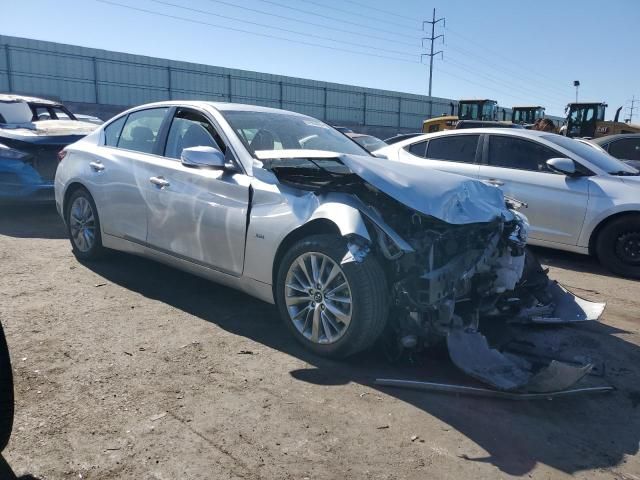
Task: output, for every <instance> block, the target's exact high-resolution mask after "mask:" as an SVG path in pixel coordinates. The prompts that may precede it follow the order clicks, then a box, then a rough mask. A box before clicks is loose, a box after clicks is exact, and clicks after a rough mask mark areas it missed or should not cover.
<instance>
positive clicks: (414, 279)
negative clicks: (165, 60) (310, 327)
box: [264, 157, 605, 392]
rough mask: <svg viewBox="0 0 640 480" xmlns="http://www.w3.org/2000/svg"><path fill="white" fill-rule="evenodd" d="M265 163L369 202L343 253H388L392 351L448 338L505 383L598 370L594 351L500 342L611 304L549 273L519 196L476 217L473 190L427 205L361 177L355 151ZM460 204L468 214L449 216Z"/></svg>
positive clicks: (534, 386) (467, 368) (280, 173)
mask: <svg viewBox="0 0 640 480" xmlns="http://www.w3.org/2000/svg"><path fill="white" fill-rule="evenodd" d="M375 160H376V161H377V160H378V159H375ZM264 167H265V168H266V169H268V170H270V171H272V172H273V173H274V174H275V175H276V176H277V178H278V180H279V181H280V182H281V183H282V184H284V185H287V186H290V187H293V188H296V189H300V190H307V191H312V192H313V193H314V194H315V195H316V196H318V197H319V198H323V197H325V196H327V195H335V194H343V195H346V196H350V197H352V198H353V199H354V201H357V203H358V204H361V205H362V207H361V208H360V211H361V213H362V214H363V216H364V217H365V219H366V225H367V231H368V233H369V237H370V238H369V239H363V238H362V237H361V236H358V235H350V236H348V237H347V249H346V250H347V251H345V257H344V259H343V260H342V261H343V263H344V262H364V261H366V258H367V256H369V255H375V256H376V257H377V258H379V259H381V260H382V264H383V265H384V268H385V270H386V273H387V277H388V283H389V285H390V295H391V299H390V300H391V301H390V304H391V310H390V315H389V322H388V325H387V331H386V332H385V334H384V339H383V340H382V342H383V344H384V345H385V351H386V352H387V354H388V356H389V357H391V358H397V357H399V356H401V355H403V354H404V353H406V352H407V351H414V352H415V351H421V350H424V349H426V348H429V347H431V346H434V345H436V344H439V343H444V344H446V346H447V349H448V352H449V356H450V358H451V360H452V362H453V363H454V364H455V365H456V366H457V367H458V368H460V369H461V370H463V371H464V372H466V373H467V374H468V375H470V376H471V377H473V378H475V379H477V380H479V381H481V382H483V383H485V384H488V385H490V386H491V387H492V388H495V389H497V390H500V391H505V392H558V391H562V390H565V389H568V388H570V387H571V386H572V385H574V384H575V383H576V382H578V381H580V380H581V379H582V378H583V377H584V376H586V375H587V374H588V373H589V372H590V371H591V369H592V367H593V365H592V364H591V363H590V362H589V361H582V362H571V363H567V362H562V361H558V360H555V359H550V360H549V359H547V360H546V361H538V360H539V359H535V357H531V356H529V357H527V358H525V357H523V356H518V355H516V354H514V353H511V352H507V351H501V347H502V346H504V345H505V343H506V342H505V341H504V338H505V334H504V333H505V331H506V330H508V329H509V328H510V327H511V326H512V325H520V326H522V325H529V326H538V327H539V328H545V325H547V326H548V325H550V324H558V323H568V322H577V321H586V320H597V319H598V318H599V317H600V315H601V314H602V312H603V311H604V308H605V304H601V303H593V302H588V301H586V300H583V299H581V298H579V297H576V296H575V295H573V294H572V293H570V292H569V291H567V290H566V289H565V288H563V287H562V286H561V285H559V284H557V283H556V282H554V281H552V280H550V279H549V278H548V276H547V272H546V271H545V270H543V268H542V266H541V265H540V264H539V263H538V261H537V260H536V259H535V257H534V256H533V254H532V253H531V252H530V251H529V250H528V249H527V248H526V242H527V234H528V229H529V225H528V222H527V219H526V217H525V216H524V215H522V214H521V213H520V212H518V211H517V209H518V208H520V207H522V206H523V205H522V204H520V203H519V202H517V201H516V200H512V199H506V200H501V201H502V202H503V205H502V207H501V208H494V210H493V214H492V216H487V215H485V217H484V218H481V220H482V221H477V222H474V221H472V218H471V217H472V215H470V214H469V211H471V210H470V209H469V208H466V206H467V205H470V206H471V207H470V208H475V206H474V196H473V192H470V193H469V192H466V191H465V194H466V196H458V197H454V198H451V199H445V200H443V201H442V202H441V204H444V207H443V208H446V212H445V213H442V214H441V215H439V216H435V215H430V214H429V213H428V212H425V211H424V209H422V211H420V210H418V209H417V208H412V207H413V205H415V203H414V204H413V205H408V204H407V203H409V202H404V201H400V200H398V196H395V195H394V196H391V195H389V194H387V193H385V192H384V191H382V190H381V189H380V188H378V186H375V185H374V184H373V183H372V181H371V179H372V178H371V177H370V178H363V175H362V174H361V172H359V171H358V170H359V167H360V166H359V165H358V164H353V163H350V160H349V159H348V158H344V157H336V158H327V157H323V158H297V159H295V161H292V160H291V159H288V160H286V161H280V160H278V159H265V161H264ZM496 191H497V189H496ZM498 194H499V195H500V199H502V198H503V197H502V194H501V193H498V191H497V192H496V195H498ZM447 202H448V203H447ZM478 208H484V213H486V212H487V211H490V209H488V208H487V207H486V206H485V207H482V206H480V207H478ZM443 211H444V210H443ZM457 211H459V212H460V218H463V217H464V216H465V215H466V217H464V220H463V221H460V222H459V223H454V222H453V221H447V219H454V218H456V217H455V216H454V215H455V214H456V212H457ZM441 217H445V218H441ZM398 238H400V239H401V241H399V240H398ZM496 331H499V332H500V333H499V334H498V335H495V332H496ZM489 338H491V343H494V340H496V341H495V343H496V345H495V347H492V345H491V343H490V340H489ZM532 358H533V360H532Z"/></svg>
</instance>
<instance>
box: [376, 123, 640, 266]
mask: <svg viewBox="0 0 640 480" xmlns="http://www.w3.org/2000/svg"><path fill="white" fill-rule="evenodd" d="M375 153H376V155H378V156H381V155H384V156H386V157H387V158H389V159H390V160H397V161H400V162H405V163H411V164H420V165H427V166H430V167H433V168H435V169H438V170H443V171H447V172H452V173H458V174H462V175H465V176H468V177H472V178H477V179H480V180H483V181H485V182H487V183H490V184H492V185H495V186H497V187H499V188H501V189H502V191H503V192H504V194H505V195H506V196H510V197H513V198H515V199H517V200H520V201H521V202H525V203H526V204H527V205H528V208H527V209H526V210H524V213H525V214H526V216H527V217H528V218H529V222H530V223H531V232H530V235H529V243H531V244H532V245H541V246H545V247H551V248H557V249H560V250H568V251H571V252H578V253H584V254H596V255H597V256H598V258H599V259H600V261H601V263H602V264H603V265H605V266H607V267H608V268H610V269H611V270H612V271H614V272H616V273H619V274H622V275H626V276H630V277H634V278H640V172H638V170H636V169H635V168H633V167H631V166H629V165H627V164H625V163H623V162H621V161H619V160H617V159H615V158H613V157H612V156H610V155H608V154H607V153H605V152H602V151H599V150H597V149H595V148H592V147H590V146H588V145H584V144H583V143H580V142H578V141H575V140H573V139H570V138H566V137H563V136H561V135H555V134H552V133H548V132H537V131H531V130H516V129H502V128H484V129H468V130H453V131H447V132H441V133H436V134H430V135H422V136H419V137H414V138H411V139H409V140H405V141H402V142H399V143H397V144H394V145H390V146H388V147H385V148H383V149H381V150H378V151H377V152H375Z"/></svg>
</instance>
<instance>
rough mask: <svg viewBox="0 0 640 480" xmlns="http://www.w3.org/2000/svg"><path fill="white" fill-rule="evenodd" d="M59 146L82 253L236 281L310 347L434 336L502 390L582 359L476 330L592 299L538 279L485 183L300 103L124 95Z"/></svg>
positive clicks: (510, 213) (417, 343)
mask: <svg viewBox="0 0 640 480" xmlns="http://www.w3.org/2000/svg"><path fill="white" fill-rule="evenodd" d="M62 157H63V160H62V161H61V163H60V165H59V167H58V170H57V174H56V180H55V189H56V203H57V206H58V210H59V212H60V214H61V215H62V216H63V218H64V221H65V223H66V225H67V228H68V232H69V237H70V239H71V244H72V247H73V251H74V253H75V254H76V256H77V257H79V258H80V259H83V260H90V259H94V258H96V257H98V256H99V255H100V254H101V253H103V251H104V249H105V248H109V249H115V250H122V251H127V252H131V253H134V254H139V255H143V256H146V257H150V258H153V259H156V260H159V261H161V262H164V263H167V264H170V265H173V266H176V267H178V268H181V269H184V270H187V271H189V272H192V273H195V274H197V275H201V276H203V277H206V278H209V279H211V280H214V281H216V282H220V283H223V284H225V285H228V286H231V287H234V288H238V289H241V290H243V291H245V292H247V293H249V294H251V295H253V296H256V297H258V298H260V299H262V300H264V301H267V302H270V303H275V304H276V305H277V307H278V309H279V311H280V314H281V316H282V318H283V320H284V321H285V323H286V324H287V326H288V327H289V329H290V330H291V332H292V333H293V335H294V336H295V337H296V338H297V339H298V340H299V341H300V342H302V343H303V344H304V345H305V346H306V347H307V348H309V349H310V350H312V351H314V352H316V353H317V354H320V355H325V356H331V357H344V356H347V355H351V354H354V353H356V352H359V351H361V350H364V349H366V348H368V347H370V346H372V345H373V344H374V342H376V341H377V340H379V339H380V338H381V337H383V338H384V340H385V343H386V344H388V345H389V344H391V345H396V346H398V347H399V348H410V349H423V348H426V347H428V346H430V345H433V344H435V343H438V342H442V341H446V342H447V344H448V347H449V352H450V355H451V358H452V360H453V362H454V363H455V364H456V365H457V366H459V367H460V368H462V369H463V370H465V371H466V372H467V373H469V374H470V375H472V376H474V377H475V378H477V379H480V380H481V381H484V382H486V383H488V384H490V385H492V386H494V387H495V388H498V389H501V390H508V391H517V390H523V389H527V390H530V391H555V390H559V389H563V388H566V387H568V386H570V385H571V384H573V383H574V382H576V381H577V380H579V379H580V378H581V377H582V376H584V375H585V374H586V373H587V372H588V371H589V369H590V365H589V364H588V363H587V364H584V365H568V364H564V363H559V362H555V361H552V362H551V363H549V364H548V365H546V366H540V365H534V364H532V363H530V362H527V361H525V360H523V359H521V358H514V357H513V356H511V355H505V354H502V353H500V352H498V351H497V350H494V349H492V348H491V347H490V346H489V345H488V343H487V341H486V339H485V337H484V336H483V335H482V334H481V333H480V330H481V328H483V327H484V325H488V324H492V325H496V324H499V323H500V322H503V323H504V322H507V321H509V322H513V321H516V322H526V323H538V324H546V323H558V322H564V321H579V320H594V319H597V318H598V317H599V316H600V314H601V313H602V310H603V308H604V305H602V304H592V303H589V302H586V301H584V300H581V299H578V298H577V297H575V296H573V295H572V294H570V293H568V292H567V291H566V290H564V289H563V288H562V287H560V286H559V285H557V284H556V283H554V282H551V281H549V280H548V278H547V276H546V273H545V272H544V271H543V270H542V268H541V267H540V265H539V264H538V263H537V262H536V261H535V259H534V258H533V257H531V256H529V255H527V251H526V249H525V243H526V240H527V228H528V225H527V221H526V218H525V217H524V216H522V215H521V214H519V213H518V212H516V211H515V207H516V206H517V202H516V201H509V200H508V201H507V202H505V199H504V197H503V195H502V193H501V192H500V190H499V189H497V188H495V187H491V186H487V185H485V184H483V183H481V182H479V181H476V180H471V179H468V178H465V177H462V176H458V175H452V174H447V173H443V172H438V171H434V170H426V169H424V168H422V167H420V166H411V165H401V164H398V163H395V162H389V161H386V160H384V159H380V158H376V157H373V156H371V155H370V154H369V153H368V152H366V151H365V150H364V149H363V148H362V147H360V146H359V145H358V144H356V143H355V142H353V141H352V140H350V139H349V138H347V137H345V136H344V135H342V134H340V133H338V132H337V131H335V130H334V129H333V128H331V127H329V126H328V125H326V124H324V123H322V122H320V121H318V120H316V119H314V118H311V117H307V116H304V115H300V114H297V113H292V112H286V111H282V110H276V109H269V108H261V107H256V106H246V105H238V104H224V103H209V102H162V103H155V104H150V105H145V106H142V107H137V108H134V109H132V110H129V111H127V112H125V113H123V114H121V115H120V116H118V117H116V118H114V119H113V120H111V121H109V122H108V123H107V124H105V125H104V126H102V127H100V128H99V129H98V130H96V131H95V132H94V133H92V134H91V135H89V136H87V137H86V138H84V139H83V140H81V141H79V142H77V143H75V144H73V145H71V146H69V147H67V148H66V149H65V151H64V154H63V155H62ZM238 321H242V319H239V320H238Z"/></svg>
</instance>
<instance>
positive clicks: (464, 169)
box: [400, 134, 482, 178]
mask: <svg viewBox="0 0 640 480" xmlns="http://www.w3.org/2000/svg"><path fill="white" fill-rule="evenodd" d="M480 140H481V136H480V135H478V134H469V135H458V134H456V135H443V136H439V137H434V138H432V139H430V140H423V141H419V142H415V143H413V144H411V145H408V146H406V147H405V148H404V149H403V150H402V151H401V152H400V159H401V160H403V161H408V162H410V163H414V164H420V165H426V166H428V167H432V168H435V169H436V170H442V171H444V172H450V173H458V174H460V175H464V176H467V177H471V178H478V168H479V165H478V164H477V162H476V159H479V158H480V157H479V155H480V154H481V151H482V149H481V141H480Z"/></svg>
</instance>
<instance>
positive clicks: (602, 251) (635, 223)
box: [596, 215, 640, 278]
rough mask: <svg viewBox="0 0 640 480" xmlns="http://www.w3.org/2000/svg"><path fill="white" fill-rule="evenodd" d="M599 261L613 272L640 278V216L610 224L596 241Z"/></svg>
mask: <svg viewBox="0 0 640 480" xmlns="http://www.w3.org/2000/svg"><path fill="white" fill-rule="evenodd" d="M596 253H597V254H598V259H599V260H600V263H602V264H603V265H604V266H605V267H607V268H609V269H610V270H611V271H613V272H615V273H617V274H619V275H623V276H625V277H631V278H640V215H633V216H624V217H619V218H616V219H615V220H612V221H611V222H609V223H608V224H607V225H606V226H605V227H604V228H603V229H602V231H601V232H600V234H599V235H598V239H597V241H596Z"/></svg>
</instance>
